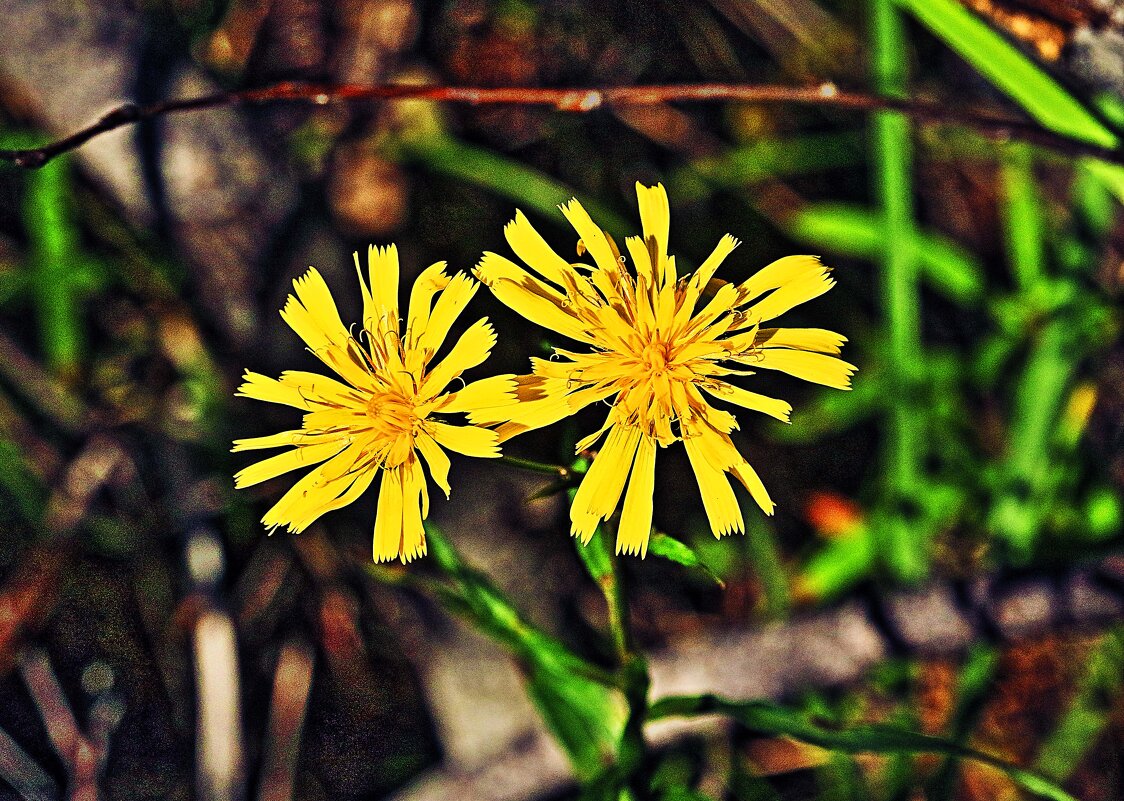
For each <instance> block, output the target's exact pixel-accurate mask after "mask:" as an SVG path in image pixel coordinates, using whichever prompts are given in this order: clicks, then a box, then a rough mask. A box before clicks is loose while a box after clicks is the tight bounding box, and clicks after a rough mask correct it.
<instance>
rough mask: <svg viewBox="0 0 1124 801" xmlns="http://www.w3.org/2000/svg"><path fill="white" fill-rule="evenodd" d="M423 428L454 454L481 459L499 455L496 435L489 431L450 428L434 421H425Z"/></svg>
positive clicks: (473, 427)
mask: <svg viewBox="0 0 1124 801" xmlns="http://www.w3.org/2000/svg"><path fill="white" fill-rule="evenodd" d="M424 428H425V430H426V431H427V432H429V435H430V436H431V437H433V438H434V439H435V440H437V443H438V444H439V445H441V446H442V447H444V448H447V449H448V450H451V451H455V452H456V453H463V454H464V455H465V456H477V457H480V458H483V459H490V458H495V457H497V456H499V455H500V445H499V438H498V435H497V434H496V432H495V431H492V430H491V429H487V428H480V427H478V426H451V425H448V424H446V423H438V422H436V421H434V420H426V421H425V423H424Z"/></svg>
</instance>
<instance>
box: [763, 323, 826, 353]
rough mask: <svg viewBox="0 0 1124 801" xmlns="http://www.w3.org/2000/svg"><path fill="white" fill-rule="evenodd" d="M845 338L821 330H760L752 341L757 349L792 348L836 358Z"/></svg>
mask: <svg viewBox="0 0 1124 801" xmlns="http://www.w3.org/2000/svg"><path fill="white" fill-rule="evenodd" d="M846 341H847V337H845V336H843V335H842V334H837V333H835V332H834V331H827V330H825V329H823V328H762V329H760V330H759V331H757V333H756V335H755V336H754V339H753V345H754V347H758V348H792V349H794V350H811V351H816V352H817V353H830V354H833V355H836V356H838V355H839V354H840V353H842V352H843V343H844V342H846Z"/></svg>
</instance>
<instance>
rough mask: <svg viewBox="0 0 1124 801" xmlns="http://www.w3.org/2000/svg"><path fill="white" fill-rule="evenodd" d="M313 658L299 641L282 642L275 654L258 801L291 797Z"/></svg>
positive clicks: (310, 682) (283, 800)
mask: <svg viewBox="0 0 1124 801" xmlns="http://www.w3.org/2000/svg"><path fill="white" fill-rule="evenodd" d="M313 657H314V654H313V650H312V648H311V646H309V645H308V643H306V642H303V641H300V640H298V641H294V642H290V643H286V644H285V645H284V646H283V647H282V648H281V654H280V656H278V657H277V673H276V675H275V677H274V680H273V698H272V700H271V702H270V705H269V724H268V727H267V731H266V740H265V747H264V749H263V750H264V752H265V753H264V764H263V766H262V771H261V779H260V782H259V785H258V801H289V799H291V798H292V797H293V785H294V780H295V778H296V772H297V758H298V757H299V756H300V743H301V731H302V729H303V728H304V718H305V714H306V713H307V712H308V697H309V692H310V690H311V688H312V667H313Z"/></svg>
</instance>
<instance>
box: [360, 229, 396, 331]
mask: <svg viewBox="0 0 1124 801" xmlns="http://www.w3.org/2000/svg"><path fill="white" fill-rule="evenodd" d="M399 270H400V268H399V266H398V248H397V247H396V246H395V245H389V246H387V247H385V248H380V247H375V246H374V245H371V246H370V247H368V248H367V271H368V274H369V275H370V281H371V298H372V300H373V301H374V306H375V309H376V310H377V311H376V314H378V315H380V316H381V315H382V314H383V311H382V310H384V309H385V313H386V314H387V316H388V319H389V321H390V324H391V325H390V330H393V331H398V330H399V329H398V274H399Z"/></svg>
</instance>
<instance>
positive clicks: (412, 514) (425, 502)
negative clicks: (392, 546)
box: [398, 458, 429, 562]
mask: <svg viewBox="0 0 1124 801" xmlns="http://www.w3.org/2000/svg"><path fill="white" fill-rule="evenodd" d="M400 475H401V477H402V539H401V542H400V543H399V546H398V555H399V558H400V559H401V560H402V561H403V562H412V561H413V560H414V559H417V558H418V557H419V556H424V555H425V551H426V547H425V527H424V526H423V525H422V520H423V519H425V517H426V515H427V513H428V512H429V498H428V496H427V494H426V491H425V474H424V473H422V469H421V464H420V463H419V462H418V460H417V459H416V458H415V459H411V460H410V461H408V462H406V463H405V464H404V465H402V467H401V468H400Z"/></svg>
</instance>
